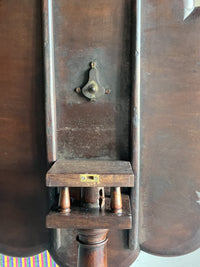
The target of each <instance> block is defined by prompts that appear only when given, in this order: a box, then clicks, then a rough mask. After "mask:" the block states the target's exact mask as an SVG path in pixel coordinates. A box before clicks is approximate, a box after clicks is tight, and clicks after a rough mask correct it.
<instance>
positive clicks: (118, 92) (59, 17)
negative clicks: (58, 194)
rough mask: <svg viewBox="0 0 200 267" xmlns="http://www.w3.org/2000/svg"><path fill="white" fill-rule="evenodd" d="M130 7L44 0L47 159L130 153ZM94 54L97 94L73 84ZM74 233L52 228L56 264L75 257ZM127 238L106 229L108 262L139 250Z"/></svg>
mask: <svg viewBox="0 0 200 267" xmlns="http://www.w3.org/2000/svg"><path fill="white" fill-rule="evenodd" d="M134 7H135V2H134V1H131V0H128V1H125V0H111V1H105V0H94V1H90V0H86V1H84V2H83V1H80V0H69V1H65V0H61V1H54V0H53V1H47V0H44V21H45V26H44V28H45V55H46V59H48V60H46V85H47V86H46V92H47V93H46V94H47V101H46V110H47V114H50V116H47V137H48V159H49V161H50V162H52V161H56V160H57V161H61V160H69V159H72V160H77V159H78V160H85V159H87V160H91V161H93V160H106V161H107V160H116V161H119V160H123V161H131V150H132V149H131V146H130V140H131V136H130V135H131V132H130V129H131V122H132V119H131V109H133V107H131V95H132V72H133V71H134V70H133V64H132V51H131V47H132V45H133V43H132V38H133V35H132V32H134V29H135V25H134V24H133V21H134V18H133V17H134V16H135V12H134V11H135V9H134ZM51 15H52V16H51ZM52 51H53V52H54V53H52ZM92 61H94V62H95V65H96V68H97V70H98V76H99V81H100V83H101V85H102V86H103V87H104V88H105V89H109V90H110V94H105V95H102V96H101V97H99V98H97V99H96V102H89V101H88V100H87V99H86V98H85V97H83V96H82V95H81V94H77V93H76V91H75V89H76V88H77V87H83V86H84V85H85V84H86V83H87V81H88V72H89V69H90V62H92ZM50 77H51V78H52V79H50ZM49 85H51V86H50V87H49ZM52 96H54V97H52ZM71 171H72V172H73V170H71ZM88 172H89V173H90V171H89V168H88ZM57 177H59V175H57ZM58 179H59V178H58ZM125 186H126V185H125ZM126 191H127V192H128V191H129V189H126ZM79 193H80V189H79V188H77V195H79ZM73 194H74V195H76V194H75V189H74V188H73ZM132 206H134V205H132ZM134 215H135V213H134ZM75 239H76V232H74V231H73V230H69V229H61V230H59V229H57V230H52V239H51V240H52V242H51V250H50V251H51V255H53V257H54V258H55V259H56V260H57V262H58V263H60V264H61V265H62V266H76V265H77V252H78V250H77V246H75V245H74V244H72V242H73V241H74V240H75ZM128 243H129V237H128V231H126V230H123V231H122V230H121V231H111V232H110V233H109V241H108V266H116V263H117V265H118V266H123V267H124V266H128V265H130V264H131V263H132V262H133V260H134V259H135V258H136V255H137V254H138V250H130V249H129V246H128ZM133 243H135V237H133ZM136 247H137V245H136V246H134V248H136Z"/></svg>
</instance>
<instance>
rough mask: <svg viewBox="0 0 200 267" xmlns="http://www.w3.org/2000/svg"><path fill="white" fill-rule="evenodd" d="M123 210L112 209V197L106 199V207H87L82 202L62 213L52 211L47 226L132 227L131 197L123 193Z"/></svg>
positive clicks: (48, 216)
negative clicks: (81, 205)
mask: <svg viewBox="0 0 200 267" xmlns="http://www.w3.org/2000/svg"><path fill="white" fill-rule="evenodd" d="M122 206H123V208H122V212H121V213H120V214H117V213H114V212H113V211H111V205H110V198H106V200H105V209H102V210H99V209H85V207H80V203H78V204H74V205H71V211H70V212H67V213H61V212H59V210H53V211H50V213H49V214H48V215H47V219H46V226H47V228H75V229H131V227H132V216H131V210H130V199H129V196H128V195H122Z"/></svg>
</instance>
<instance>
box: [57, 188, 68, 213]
mask: <svg viewBox="0 0 200 267" xmlns="http://www.w3.org/2000/svg"><path fill="white" fill-rule="evenodd" d="M58 209H59V212H61V213H67V212H70V194H69V187H63V188H61V189H60V195H59V203H58Z"/></svg>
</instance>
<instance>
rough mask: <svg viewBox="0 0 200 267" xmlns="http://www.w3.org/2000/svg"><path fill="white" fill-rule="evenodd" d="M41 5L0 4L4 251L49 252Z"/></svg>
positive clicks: (0, 225)
mask: <svg viewBox="0 0 200 267" xmlns="http://www.w3.org/2000/svg"><path fill="white" fill-rule="evenodd" d="M41 8H42V4H41V1H39V0H28V1H27V0H8V1H0V40H1V41H0V63H1V64H0V88H1V97H0V124H1V131H0V149H1V152H0V154H1V161H0V211H1V215H0V217H1V219H0V253H5V254H7V255H12V256H28V255H34V254H37V253H39V252H41V251H44V250H45V249H47V248H48V241H49V237H48V230H47V229H45V215H46V211H47V205H48V204H47V203H48V202H47V194H46V192H47V190H46V189H45V172H46V152H45V120H44V84H43V54H42V27H41V25H42V16H41V14H42V12H41Z"/></svg>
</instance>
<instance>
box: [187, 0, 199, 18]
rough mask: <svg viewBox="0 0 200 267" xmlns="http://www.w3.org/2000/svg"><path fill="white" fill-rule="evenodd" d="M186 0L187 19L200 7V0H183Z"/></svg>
mask: <svg viewBox="0 0 200 267" xmlns="http://www.w3.org/2000/svg"><path fill="white" fill-rule="evenodd" d="M183 1H184V18H183V20H186V19H187V18H188V17H190V15H191V14H192V13H193V12H194V11H195V10H196V9H197V8H199V7H200V0H183Z"/></svg>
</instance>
